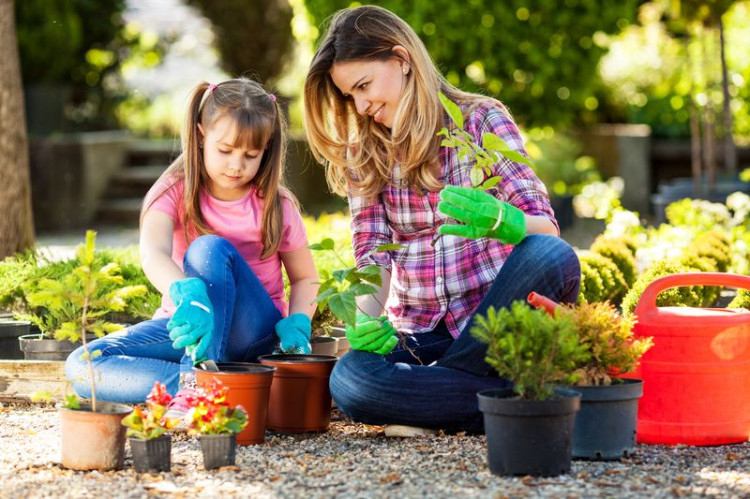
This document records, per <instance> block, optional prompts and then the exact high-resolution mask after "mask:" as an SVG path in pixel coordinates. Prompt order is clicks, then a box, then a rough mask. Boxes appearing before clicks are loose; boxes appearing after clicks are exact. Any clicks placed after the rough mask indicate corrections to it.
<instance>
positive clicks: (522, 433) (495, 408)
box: [477, 389, 581, 476]
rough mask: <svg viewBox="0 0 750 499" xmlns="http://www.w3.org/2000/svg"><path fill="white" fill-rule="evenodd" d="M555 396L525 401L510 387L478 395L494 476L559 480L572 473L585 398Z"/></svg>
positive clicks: (570, 393) (561, 393)
mask: <svg viewBox="0 0 750 499" xmlns="http://www.w3.org/2000/svg"><path fill="white" fill-rule="evenodd" d="M555 393H556V396H555V397H553V398H550V399H547V400H544V401H538V400H524V399H521V398H520V397H517V396H515V395H514V393H513V391H512V390H511V389H500V390H484V391H481V392H479V393H478V394H477V398H478V399H479V410H481V411H482V412H483V413H484V432H485V434H486V436H487V456H488V462H489V467H490V471H491V472H492V473H493V474H495V475H501V476H503V475H511V476H512V475H531V476H556V475H560V474H562V473H568V472H570V462H571V451H572V447H573V426H574V423H575V415H576V412H577V411H578V409H579V407H580V400H581V396H580V394H578V393H577V392H574V391H572V390H565V389H556V390H555Z"/></svg>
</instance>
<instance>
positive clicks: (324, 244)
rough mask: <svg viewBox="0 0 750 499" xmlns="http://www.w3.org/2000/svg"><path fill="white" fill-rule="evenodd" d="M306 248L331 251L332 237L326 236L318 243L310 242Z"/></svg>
mask: <svg viewBox="0 0 750 499" xmlns="http://www.w3.org/2000/svg"><path fill="white" fill-rule="evenodd" d="M308 248H310V249H311V250H313V251H331V250H333V248H334V243H333V239H331V238H330V237H326V238H325V239H323V240H322V241H320V242H319V243H315V244H311V245H310V246H308Z"/></svg>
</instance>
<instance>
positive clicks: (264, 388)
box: [195, 362, 276, 445]
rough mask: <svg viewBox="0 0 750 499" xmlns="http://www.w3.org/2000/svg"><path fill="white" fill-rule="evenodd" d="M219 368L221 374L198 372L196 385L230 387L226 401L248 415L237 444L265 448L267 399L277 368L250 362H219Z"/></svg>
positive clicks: (200, 370)
mask: <svg viewBox="0 0 750 499" xmlns="http://www.w3.org/2000/svg"><path fill="white" fill-rule="evenodd" d="M217 366H218V367H219V372H212V371H204V370H203V369H197V368H196V369H195V377H196V382H197V384H198V385H199V386H201V385H205V384H208V383H211V381H212V380H213V379H214V378H216V379H218V380H219V381H221V382H222V383H223V384H224V386H228V387H229V392H228V393H227V401H228V402H229V403H230V404H232V405H241V406H242V407H243V408H244V409H245V411H247V426H245V429H244V430H242V431H241V432H240V433H238V434H237V444H238V445H251V444H262V443H263V441H264V440H265V438H266V421H267V419H268V398H269V395H270V391H271V381H272V380H273V373H274V371H275V370H276V368H275V367H273V366H264V365H261V364H252V363H249V362H224V363H221V362H220V363H218V364H217Z"/></svg>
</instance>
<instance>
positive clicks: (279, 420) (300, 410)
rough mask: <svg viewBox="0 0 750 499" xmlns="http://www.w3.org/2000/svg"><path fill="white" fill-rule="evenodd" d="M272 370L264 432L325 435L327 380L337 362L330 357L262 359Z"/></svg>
mask: <svg viewBox="0 0 750 499" xmlns="http://www.w3.org/2000/svg"><path fill="white" fill-rule="evenodd" d="M258 360H259V361H260V362H261V364H266V365H272V366H274V367H276V372H274V374H273V384H272V385H271V398H270V400H269V402H268V428H270V429H271V430H275V431H278V432H281V433H303V432H308V431H326V430H328V425H329V424H330V422H331V391H330V390H329V388H328V380H329V378H330V377H331V371H332V370H333V366H334V364H335V363H336V361H337V360H338V358H337V357H334V356H331V355H262V356H261V357H259V358H258Z"/></svg>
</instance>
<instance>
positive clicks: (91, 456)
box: [44, 230, 132, 470]
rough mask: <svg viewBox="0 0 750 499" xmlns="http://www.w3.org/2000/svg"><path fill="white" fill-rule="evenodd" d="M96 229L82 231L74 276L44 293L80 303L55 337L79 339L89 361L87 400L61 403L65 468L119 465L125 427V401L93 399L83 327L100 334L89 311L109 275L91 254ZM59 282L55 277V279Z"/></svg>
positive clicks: (91, 370) (97, 319) (93, 381)
mask: <svg viewBox="0 0 750 499" xmlns="http://www.w3.org/2000/svg"><path fill="white" fill-rule="evenodd" d="M95 242H96V232H94V231H91V230H90V231H87V232H86V243H85V244H83V245H80V246H79V247H78V249H77V256H78V258H79V261H80V262H81V263H80V266H79V267H77V268H75V269H74V270H73V272H72V276H71V279H74V280H75V281H76V285H72V282H68V283H66V285H64V286H54V285H52V283H50V286H49V288H48V289H46V290H45V291H44V292H45V293H46V294H47V297H46V299H48V300H50V301H51V302H59V303H66V302H69V303H72V304H74V305H75V306H77V307H80V310H81V315H80V317H79V318H78V321H77V322H73V321H69V322H65V323H63V324H62V326H61V328H60V330H59V331H58V336H57V337H58V338H62V339H69V340H71V341H73V342H76V341H79V340H80V341H81V342H82V344H83V354H82V355H83V357H84V358H85V360H86V363H87V366H88V375H89V380H90V387H91V400H90V401H85V402H80V401H78V399H77V398H76V397H75V396H70V397H67V398H66V400H65V403H64V404H63V408H62V409H61V412H60V415H61V421H62V424H61V430H60V433H61V437H62V449H61V451H62V452H61V458H62V459H61V461H62V465H63V466H64V467H66V468H70V469H75V470H91V469H99V470H112V469H120V468H122V464H123V460H124V451H125V427H123V426H122V424H121V423H122V419H123V418H124V417H125V416H126V415H127V414H128V413H130V412H131V411H132V407H130V406H127V405H124V404H114V403H107V402H102V401H98V400H97V396H96V375H95V371H94V365H93V358H94V357H96V356H97V354H98V352H91V351H90V350H89V347H88V344H87V341H86V333H94V334H96V335H97V336H103V335H104V334H105V328H104V326H103V324H102V322H103V321H102V319H101V315H103V313H102V314H100V313H99V312H96V311H92V308H94V310H95V307H96V305H97V303H96V300H94V299H93V297H94V296H95V295H96V290H97V288H98V287H99V286H102V285H103V284H104V283H106V282H108V281H109V280H111V279H112V278H113V276H112V274H111V268H109V267H108V266H103V267H102V266H100V265H98V264H97V262H96V259H95V258H94V246H95ZM58 284H59V283H58Z"/></svg>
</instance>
